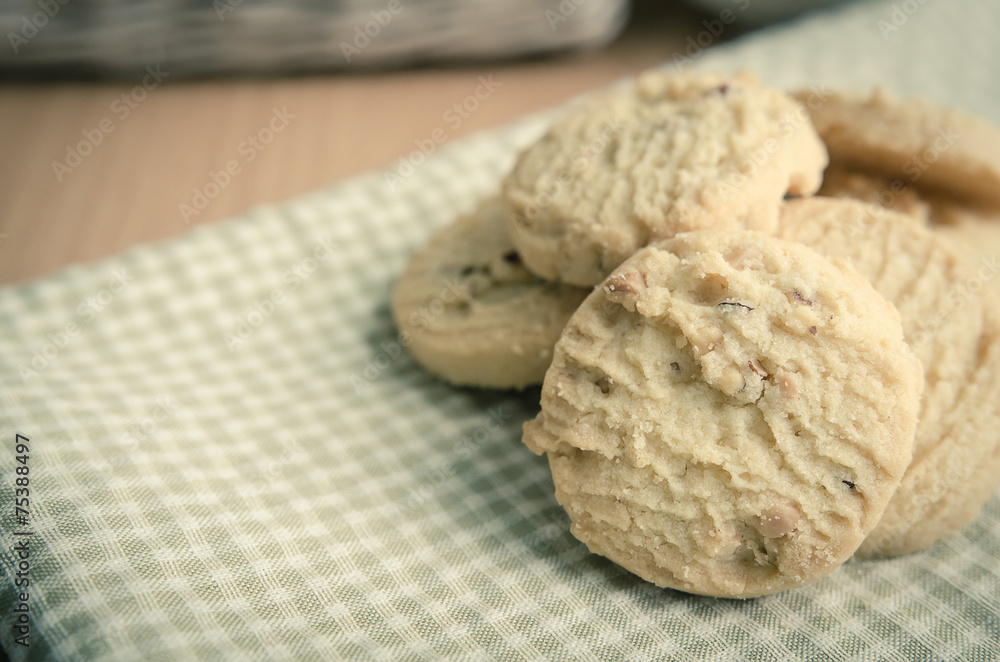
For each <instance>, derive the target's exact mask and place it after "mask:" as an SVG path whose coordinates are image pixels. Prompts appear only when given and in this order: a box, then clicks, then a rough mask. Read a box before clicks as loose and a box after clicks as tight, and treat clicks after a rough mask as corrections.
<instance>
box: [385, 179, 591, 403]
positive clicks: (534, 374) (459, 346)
mask: <svg viewBox="0 0 1000 662" xmlns="http://www.w3.org/2000/svg"><path fill="white" fill-rule="evenodd" d="M588 293H589V290H584V289H580V288H575V287H570V286H568V285H561V284H558V283H548V282H545V281H543V280H541V279H539V278H538V277H537V276H535V275H533V274H531V273H530V272H528V270H527V269H525V268H524V265H523V264H521V258H520V256H519V255H518V254H517V251H516V250H514V245H513V244H512V243H511V241H510V238H509V237H508V236H507V228H506V211H505V209H504V206H503V204H502V203H501V202H500V200H499V199H491V200H487V201H485V202H484V203H482V205H481V206H480V208H479V209H477V210H476V211H475V212H474V213H473V214H471V215H469V216H466V217H463V218H460V219H459V220H457V221H456V222H454V223H453V224H451V225H449V226H447V227H445V228H444V229H443V230H441V231H440V232H439V233H438V234H437V235H436V236H435V237H433V238H432V239H431V241H430V242H429V243H428V244H427V245H426V246H425V247H424V248H423V249H422V250H421V251H420V252H418V253H417V254H416V255H415V256H414V257H413V259H412V261H411V262H410V264H409V266H408V267H407V268H406V270H405V271H404V272H403V274H402V275H401V276H400V278H399V281H398V282H397V283H396V287H395V291H394V292H393V297H392V312H393V316H394V317H395V319H396V324H397V325H398V326H399V329H400V331H401V334H400V335H401V338H402V340H403V343H404V344H406V345H407V346H408V347H409V351H410V354H411V355H412V356H413V357H414V359H416V360H417V362H418V363H420V364H421V365H423V366H424V367H425V368H427V370H429V371H430V372H432V373H434V374H435V375H438V376H440V377H443V378H445V379H446V380H448V381H450V382H453V383H455V384H460V385H469V386H485V387H491V388H523V387H525V386H529V385H532V384H540V383H541V381H542V378H543V377H544V376H545V369H546V368H548V366H549V362H550V361H551V360H552V347H553V346H554V345H555V343H556V340H558V338H559V333H560V331H562V328H563V326H565V324H566V320H568V319H569V316H570V315H571V314H572V313H573V311H574V310H576V307H577V306H578V305H579V304H580V302H581V301H583V299H584V297H586V296H587V294H588Z"/></svg>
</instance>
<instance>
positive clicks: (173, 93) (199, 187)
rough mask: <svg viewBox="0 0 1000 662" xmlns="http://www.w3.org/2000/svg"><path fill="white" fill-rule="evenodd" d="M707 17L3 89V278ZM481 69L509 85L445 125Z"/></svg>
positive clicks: (152, 234) (598, 61)
mask: <svg viewBox="0 0 1000 662" xmlns="http://www.w3.org/2000/svg"><path fill="white" fill-rule="evenodd" d="M700 20H701V17H700V16H699V15H697V14H695V13H692V12H691V11H690V10H685V9H682V8H681V7H679V6H676V5H674V4H673V3H668V2H664V3H640V4H639V5H638V8H637V11H636V12H635V14H634V15H633V19H632V21H631V23H630V25H629V27H628V29H627V30H626V32H625V33H624V35H623V36H622V37H621V38H619V40H617V41H616V42H615V43H613V44H612V45H611V46H610V47H608V48H606V49H603V50H601V51H596V52H590V53H577V54H566V55H562V56H558V57H553V58H547V59H541V60H534V61H521V62H514V63H510V62H507V63H489V64H477V65H474V66H467V67H444V68H433V69H416V70H408V71H390V72H383V73H374V74H364V75H362V74H330V75H316V76H306V77H295V78H269V79H247V78H243V79H239V78H222V79H211V80H201V81H184V80H177V81H175V80H171V79H170V78H169V77H166V78H164V79H163V80H162V82H156V81H154V80H147V83H148V84H149V86H150V87H152V88H153V89H152V90H150V91H148V92H145V91H144V90H143V91H141V92H139V91H134V90H133V86H134V85H135V83H134V82H130V83H123V82H118V83H114V84H107V83H104V84H95V83H84V82H59V83H24V82H18V83H10V82H7V83H2V84H0V136H2V141H3V142H2V145H3V158H2V160H0V283H11V282H17V281H23V280H29V279H34V278H37V277H39V276H44V275H46V274H48V273H51V272H53V271H54V270H56V269H58V268H60V267H62V266H65V265H67V264H70V263H72V262H77V261H83V260H93V259H95V258H99V257H102V256H107V255H111V254H114V253H117V252H119V251H121V250H123V249H125V248H127V247H129V246H132V245H134V244H137V243H141V242H148V241H156V240H160V239H164V238H167V237H172V236H176V235H179V234H181V233H183V232H185V231H187V230H189V229H190V228H191V227H193V226H194V225H197V224H202V223H211V222H214V221H217V220H220V219H224V218H228V217H231V216H233V215H236V214H240V213H242V212H244V211H246V210H247V209H250V208H251V207H253V206H255V205H258V204H264V203H275V202H280V201H282V200H286V199H289V198H292V197H294V196H297V195H299V194H302V193H305V192H307V191H310V190H312V189H317V188H321V187H327V186H330V185H331V184H333V183H335V182H337V181H338V180H341V179H343V178H345V177H349V176H351V175H355V174H358V173H361V172H364V171H366V170H370V169H373V168H379V167H382V166H385V165H389V164H391V163H393V162H395V161H396V160H397V159H399V158H400V157H402V156H404V155H406V154H409V153H410V152H412V151H413V150H414V149H415V148H416V146H415V141H418V140H421V139H424V140H426V139H427V138H429V137H431V136H436V137H437V138H441V137H442V135H443V137H444V138H445V139H446V140H454V139H456V138H459V137H461V136H463V135H465V134H468V133H470V132H473V131H477V130H480V129H485V128H488V127H493V126H498V125H501V124H503V123H505V122H508V121H509V120H512V119H514V118H516V117H518V116H519V115H522V114H524V113H528V112H531V111H535V110H539V109H542V108H546V107H549V106H553V105H555V104H558V103H560V102H562V101H564V100H566V99H568V98H570V97H572V96H574V95H576V94H578V93H580V92H583V91H586V90H591V89H595V88H599V87H601V86H604V85H606V84H608V83H609V82H611V81H613V80H615V79H617V78H619V77H622V76H625V75H629V74H634V73H636V72H638V71H640V70H641V69H643V68H645V67H648V66H652V65H655V64H659V63H662V62H665V61H668V60H670V59H671V58H672V57H673V55H674V53H676V52H679V51H682V50H683V47H684V44H685V43H686V39H687V36H688V35H691V34H694V33H696V32H697V31H698V29H699V28H700V24H699V21H700ZM480 76H487V77H488V76H492V81H493V82H494V83H498V84H499V85H497V86H496V88H495V89H494V90H493V91H492V93H491V94H490V95H489V97H488V98H487V99H485V100H484V101H483V102H482V103H481V105H480V107H479V108H478V109H477V110H476V111H475V112H473V113H470V114H469V115H468V117H465V118H458V120H460V121H456V118H455V116H454V115H451V116H448V117H447V118H446V117H445V113H446V112H447V111H448V109H449V108H451V107H452V105H453V104H455V103H457V102H461V101H462V100H463V99H464V98H465V97H466V96H467V95H469V94H471V93H473V92H474V91H475V89H476V86H477V85H479V77H480ZM136 89H139V88H136ZM123 95H125V96H124V97H123ZM129 95H131V97H130V96H129ZM142 97H144V98H142ZM436 129H439V130H440V131H439V132H438V133H436V134H435V130H436ZM265 141H267V142H266V144H265ZM227 164H228V165H229V166H230V167H231V172H229V173H226V172H225V171H226V168H227ZM234 164H235V166H236V167H232V166H234ZM227 175H228V177H227ZM213 184H214V186H213ZM216 187H217V188H216ZM199 192H200V193H201V194H202V195H204V194H206V193H207V194H213V193H215V194H216V195H215V197H214V198H212V199H210V200H209V199H208V197H207V196H206V197H205V198H204V199H202V198H201V197H198V195H197V193H199ZM182 205H187V206H188V207H184V206H182ZM197 207H203V209H201V210H199V209H198V208H197ZM185 217H186V218H185Z"/></svg>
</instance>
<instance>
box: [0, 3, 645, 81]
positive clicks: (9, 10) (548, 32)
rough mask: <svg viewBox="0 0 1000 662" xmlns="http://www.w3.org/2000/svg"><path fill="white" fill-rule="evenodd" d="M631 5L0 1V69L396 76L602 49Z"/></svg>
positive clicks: (120, 73)
mask: <svg viewBox="0 0 1000 662" xmlns="http://www.w3.org/2000/svg"><path fill="white" fill-rule="evenodd" d="M627 14H628V0H513V1H510V2H503V3H500V2H493V1H488V0H453V1H448V0H339V1H338V0H327V1H323V0H297V1H296V0H286V1H284V2H272V1H266V0H204V1H203V2H186V1H183V0H0V28H2V30H3V34H4V36H5V38H6V41H7V42H8V43H7V44H6V45H5V46H3V47H0V68H2V69H5V70H8V71H10V70H17V71H37V70H40V69H48V70H58V71H67V70H70V71H83V72H95V73H106V74H111V75H133V74H135V73H137V72H140V71H142V70H143V69H144V68H145V67H147V66H151V65H160V66H161V67H162V69H163V70H166V71H169V72H170V74H171V75H193V74H207V73H217V72H278V71H290V70H292V71H297V70H301V71H307V70H317V69H327V70H329V69H342V68H354V67H373V66H391V65H398V64H402V63H412V62H415V61H417V62H419V61H433V60H441V59H445V58H486V57H498V56H512V55H525V54H531V53H539V52H544V51H549V50H554V49H564V48H587V47H596V46H600V45H603V44H604V43H606V42H608V41H610V40H611V39H613V38H614V37H615V36H616V35H617V34H618V32H619V31H620V30H621V28H622V26H623V25H624V23H625V20H626V17H627Z"/></svg>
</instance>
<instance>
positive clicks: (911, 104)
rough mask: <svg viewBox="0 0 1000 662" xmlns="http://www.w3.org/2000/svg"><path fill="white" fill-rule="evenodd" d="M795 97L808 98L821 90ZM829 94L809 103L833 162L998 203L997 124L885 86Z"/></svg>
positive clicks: (999, 136)
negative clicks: (896, 95) (899, 95)
mask: <svg viewBox="0 0 1000 662" xmlns="http://www.w3.org/2000/svg"><path fill="white" fill-rule="evenodd" d="M796 96H797V97H798V98H799V99H801V100H803V101H804V102H805V101H806V99H807V98H813V97H814V96H815V95H814V93H812V92H799V93H797V94H796ZM824 97H825V98H823V99H822V100H819V101H815V100H814V102H812V103H806V106H807V108H808V109H809V112H810V116H811V117H812V121H813V124H814V125H815V126H816V129H817V131H819V134H820V136H822V138H823V141H824V143H825V144H826V147H827V150H828V151H829V154H830V163H831V165H833V166H835V167H837V168H839V169H842V170H853V171H862V172H872V173H879V174H884V175H888V176H889V177H891V178H892V179H893V180H898V181H899V183H900V184H901V185H906V186H914V185H916V186H917V187H919V188H921V189H926V190H928V191H932V192H935V191H936V192H943V193H945V194H947V195H950V196H955V197H956V198H958V199H960V200H964V201H967V202H969V203H971V204H975V205H977V206H986V207H988V208H998V207H1000V131H998V130H997V129H996V128H995V127H993V126H991V125H990V124H988V123H986V122H984V121H982V120H980V119H978V118H975V117H972V116H969V115H966V114H964V113H960V112H958V111H957V110H953V109H950V108H942V107H940V106H935V105H932V104H929V103H926V102H923V101H915V100H905V101H903V100H896V99H893V98H891V97H890V96H889V95H887V94H886V93H885V92H884V91H882V90H876V91H875V92H873V93H872V94H871V95H855V94H847V93H839V92H831V93H826V94H825V95H824Z"/></svg>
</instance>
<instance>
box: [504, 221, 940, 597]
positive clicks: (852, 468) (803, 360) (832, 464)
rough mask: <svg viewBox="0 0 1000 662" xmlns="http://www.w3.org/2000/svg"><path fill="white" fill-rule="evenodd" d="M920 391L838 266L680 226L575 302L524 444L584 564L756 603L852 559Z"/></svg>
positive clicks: (864, 298) (886, 494)
mask: <svg viewBox="0 0 1000 662" xmlns="http://www.w3.org/2000/svg"><path fill="white" fill-rule="evenodd" d="M922 386H923V378H922V374H921V368H920V364H919V362H918V361H917V359H916V358H915V357H914V356H913V354H912V352H911V351H910V349H909V347H908V346H907V345H906V343H905V342H904V340H903V334H902V330H901V328H900V322H899V316H898V314H897V313H896V311H895V310H894V309H893V307H892V306H891V305H890V304H888V303H887V302H886V301H885V299H884V298H883V297H881V296H880V295H879V294H878V293H877V292H875V290H874V289H873V288H872V287H871V285H870V284H869V283H868V282H867V281H866V280H865V279H864V278H862V277H861V276H860V275H859V274H858V273H857V272H856V271H855V270H854V269H852V268H851V267H850V266H848V265H847V264H846V263H844V262H837V261H832V260H830V259H828V258H825V257H823V256H821V255H819V254H818V253H816V252H814V251H813V250H811V249H809V248H807V247H805V246H802V245H801V244H796V243H793V242H788V241H783V240H780V239H776V238H773V237H769V236H767V235H764V234H762V233H758V232H748V231H717V230H706V231H698V232H690V233H684V234H680V235H677V236H676V237H674V238H673V239H671V240H668V241H665V242H662V243H658V244H654V245H651V246H649V247H646V248H643V249H642V250H640V251H639V252H638V253H636V254H635V255H634V256H633V257H631V258H630V259H628V260H627V261H626V262H624V263H623V264H622V265H621V266H619V267H618V269H616V270H615V271H614V272H613V273H612V274H611V275H610V276H609V277H608V278H607V279H606V280H605V281H604V284H603V285H602V286H601V287H599V288H596V289H595V291H594V292H593V293H592V294H591V295H590V296H589V297H588V298H587V300H586V301H584V303H583V304H582V305H581V307H580V308H579V310H577V312H576V313H575V314H574V315H573V317H572V318H571V319H570V321H569V323H568V325H567V327H566V329H565V330H564V331H563V334H562V337H561V338H560V340H559V342H558V344H557V345H556V351H555V357H554V359H553V363H552V366H551V367H550V368H549V371H548V372H547V374H546V376H545V382H544V385H543V388H542V399H541V404H542V411H541V413H540V414H539V415H538V417H537V418H536V419H534V420H533V421H530V422H528V423H526V424H525V426H524V437H523V439H524V443H525V444H526V445H527V446H528V447H529V448H530V449H531V450H533V451H534V452H536V453H539V454H541V453H546V454H547V456H548V459H549V463H550V466H551V469H552V474H553V478H554V481H555V486H556V497H557V499H558V500H559V502H560V503H561V504H562V505H563V507H564V508H565V509H566V511H567V512H568V513H569V516H570V518H571V520H572V531H573V533H574V535H575V536H576V537H577V538H579V539H580V540H582V541H583V542H584V543H586V544H587V546H588V547H589V548H590V549H591V551H593V552H596V553H598V554H602V555H604V556H606V557H608V558H610V559H611V560H613V561H615V562H616V563H618V564H619V565H621V566H623V567H624V568H626V569H628V570H630V571H632V572H633V573H635V574H637V575H639V576H640V577H643V578H644V579H646V580H648V581H651V582H654V583H655V584H657V585H658V586H662V587H669V588H674V589H679V590H682V591H687V592H691V593H698V594H703V595H711V596H723V597H735V598H748V597H753V596H758V595H764V594H768V593H774V592H777V591H781V590H784V589H789V588H793V587H796V586H801V585H803V584H806V583H809V582H812V581H815V580H817V579H819V578H821V577H823V576H824V575H827V574H828V573H830V572H832V571H833V570H835V569H836V568H837V567H838V566H839V565H840V564H842V563H843V562H844V561H845V560H846V559H847V558H849V557H850V556H851V555H852V554H853V553H854V551H855V550H856V549H857V547H858V546H859V545H860V544H861V543H862V541H863V540H864V538H865V536H866V535H867V534H868V533H869V532H870V531H871V529H872V528H873V527H874V526H875V525H876V523H877V522H878V520H879V518H880V516H881V515H882V511H883V509H884V508H885V506H886V504H887V503H888V502H889V499H890V498H891V496H892V494H893V492H894V491H895V489H896V487H897V485H898V484H899V480H900V479H901V477H902V475H903V472H904V471H905V469H906V467H907V465H908V463H909V461H910V452H911V448H912V443H913V433H914V429H915V426H916V413H917V406H918V402H919V399H920V391H921V388H922Z"/></svg>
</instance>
